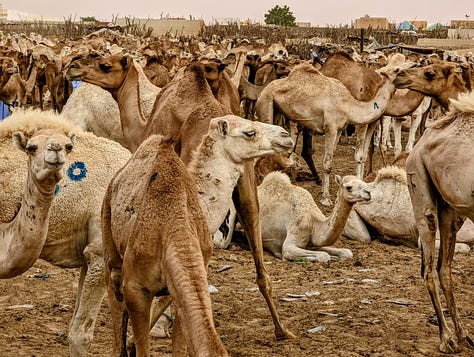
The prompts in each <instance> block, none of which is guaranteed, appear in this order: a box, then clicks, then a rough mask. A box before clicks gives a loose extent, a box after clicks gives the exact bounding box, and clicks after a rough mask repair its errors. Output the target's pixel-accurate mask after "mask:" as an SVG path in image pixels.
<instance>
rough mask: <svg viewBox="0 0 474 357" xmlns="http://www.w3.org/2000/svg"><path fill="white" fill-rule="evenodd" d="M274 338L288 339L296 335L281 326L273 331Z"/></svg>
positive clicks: (278, 339) (279, 339)
mask: <svg viewBox="0 0 474 357" xmlns="http://www.w3.org/2000/svg"><path fill="white" fill-rule="evenodd" d="M275 338H276V340H277V341H282V340H288V339H294V338H296V335H295V334H294V333H293V332H291V331H290V330H288V329H286V328H284V327H282V328H281V329H280V330H279V331H275Z"/></svg>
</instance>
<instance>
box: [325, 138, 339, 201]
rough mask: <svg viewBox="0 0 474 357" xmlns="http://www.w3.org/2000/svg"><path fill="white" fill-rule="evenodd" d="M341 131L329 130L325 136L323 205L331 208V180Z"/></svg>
mask: <svg viewBox="0 0 474 357" xmlns="http://www.w3.org/2000/svg"><path fill="white" fill-rule="evenodd" d="M340 135H341V130H327V131H326V133H325V134H324V159H323V170H324V175H323V187H322V199H321V201H320V202H321V204H322V205H324V206H331V205H332V201H331V198H330V194H329V178H330V175H331V170H332V160H333V157H334V152H335V151H336V144H337V143H338V141H339V137H340Z"/></svg>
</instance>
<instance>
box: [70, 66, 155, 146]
mask: <svg viewBox="0 0 474 357" xmlns="http://www.w3.org/2000/svg"><path fill="white" fill-rule="evenodd" d="M133 66H134V69H135V70H136V72H137V82H136V85H137V90H138V91H139V93H140V96H139V97H138V98H137V101H138V102H139V105H140V108H141V109H142V111H143V116H144V118H145V120H146V121H148V119H149V117H150V114H151V111H152V108H153V103H154V102H155V99H156V96H157V95H158V93H159V92H160V90H161V89H160V88H158V87H156V86H155V85H153V84H152V83H151V82H150V81H149V80H148V78H147V77H146V76H145V74H144V72H143V70H142V69H141V67H140V65H138V64H137V63H136V62H133ZM61 115H62V116H63V117H66V118H67V119H68V120H70V121H72V122H73V123H74V124H75V125H77V126H79V127H80V128H81V129H83V130H84V131H90V132H93V133H94V134H95V135H97V136H101V137H104V138H108V139H111V140H114V141H116V142H118V143H120V144H121V145H122V146H124V147H127V146H126V145H127V143H126V141H125V139H124V136H123V130H122V126H121V123H120V110H119V106H118V104H117V102H116V101H115V100H114V98H113V97H112V95H111V94H110V93H109V92H108V91H106V90H104V89H102V88H101V87H99V86H97V85H93V84H90V83H87V82H82V83H81V84H80V85H79V86H78V87H77V88H76V90H75V91H74V92H73V93H72V94H71V96H70V97H69V99H68V101H67V103H66V105H65V106H64V108H63V111H62V112H61Z"/></svg>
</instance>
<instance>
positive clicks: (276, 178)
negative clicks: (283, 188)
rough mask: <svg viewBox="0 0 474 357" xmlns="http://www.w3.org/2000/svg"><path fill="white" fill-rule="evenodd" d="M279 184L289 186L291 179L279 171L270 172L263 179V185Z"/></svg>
mask: <svg viewBox="0 0 474 357" xmlns="http://www.w3.org/2000/svg"><path fill="white" fill-rule="evenodd" d="M277 182H278V183H281V184H287V185H289V186H291V185H292V184H291V179H290V177H289V176H288V175H287V174H285V173H284V172H281V171H272V172H270V173H268V174H267V176H265V178H264V179H263V182H262V184H263V183H277Z"/></svg>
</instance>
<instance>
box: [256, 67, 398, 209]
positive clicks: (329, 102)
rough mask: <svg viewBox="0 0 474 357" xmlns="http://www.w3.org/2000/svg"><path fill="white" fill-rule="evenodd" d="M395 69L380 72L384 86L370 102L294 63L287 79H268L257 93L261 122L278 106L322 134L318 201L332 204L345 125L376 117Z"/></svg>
mask: <svg viewBox="0 0 474 357" xmlns="http://www.w3.org/2000/svg"><path fill="white" fill-rule="evenodd" d="M395 73H396V70H394V71H393V72H392V71H387V73H383V74H382V76H383V78H384V80H383V85H381V87H380V88H379V91H378V93H377V95H376V96H375V97H374V98H373V99H372V100H371V101H369V102H362V101H358V100H356V99H355V98H354V97H353V96H352V95H351V93H350V92H349V90H348V89H347V88H346V87H345V86H344V84H342V82H340V81H338V80H336V79H334V78H331V77H326V76H324V75H323V74H322V73H321V72H319V71H318V70H316V69H315V68H314V67H313V66H312V65H310V64H308V63H303V64H300V65H297V66H296V67H295V68H294V69H293V70H292V71H291V72H290V74H289V75H288V77H287V78H283V79H277V80H274V81H273V82H271V83H270V84H269V85H268V86H267V87H266V88H265V89H264V90H263V92H262V93H261V94H260V97H259V99H258V100H257V105H256V111H257V116H258V118H259V120H260V121H264V122H269V123H273V117H274V111H275V110H276V109H278V111H280V112H281V113H282V114H283V115H284V116H285V117H286V118H289V119H290V120H292V121H294V122H295V123H298V124H301V125H303V126H304V127H306V128H309V129H311V130H313V131H314V132H315V133H318V134H324V159H323V168H324V176H323V184H322V200H321V203H322V204H324V205H326V206H328V205H331V204H332V202H331V199H330V197H329V176H330V173H331V170H332V161H333V156H334V152H335V149H336V144H337V142H338V141H339V137H340V134H341V131H342V130H343V129H344V128H345V127H346V125H347V124H349V123H351V124H356V125H365V124H369V123H371V122H372V121H374V120H376V119H378V118H379V117H380V116H381V115H382V114H383V112H384V111H385V108H386V106H387V104H388V102H389V100H390V98H391V96H392V94H393V92H394V91H395V87H394V86H393V84H392V79H393V77H394V75H395Z"/></svg>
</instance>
